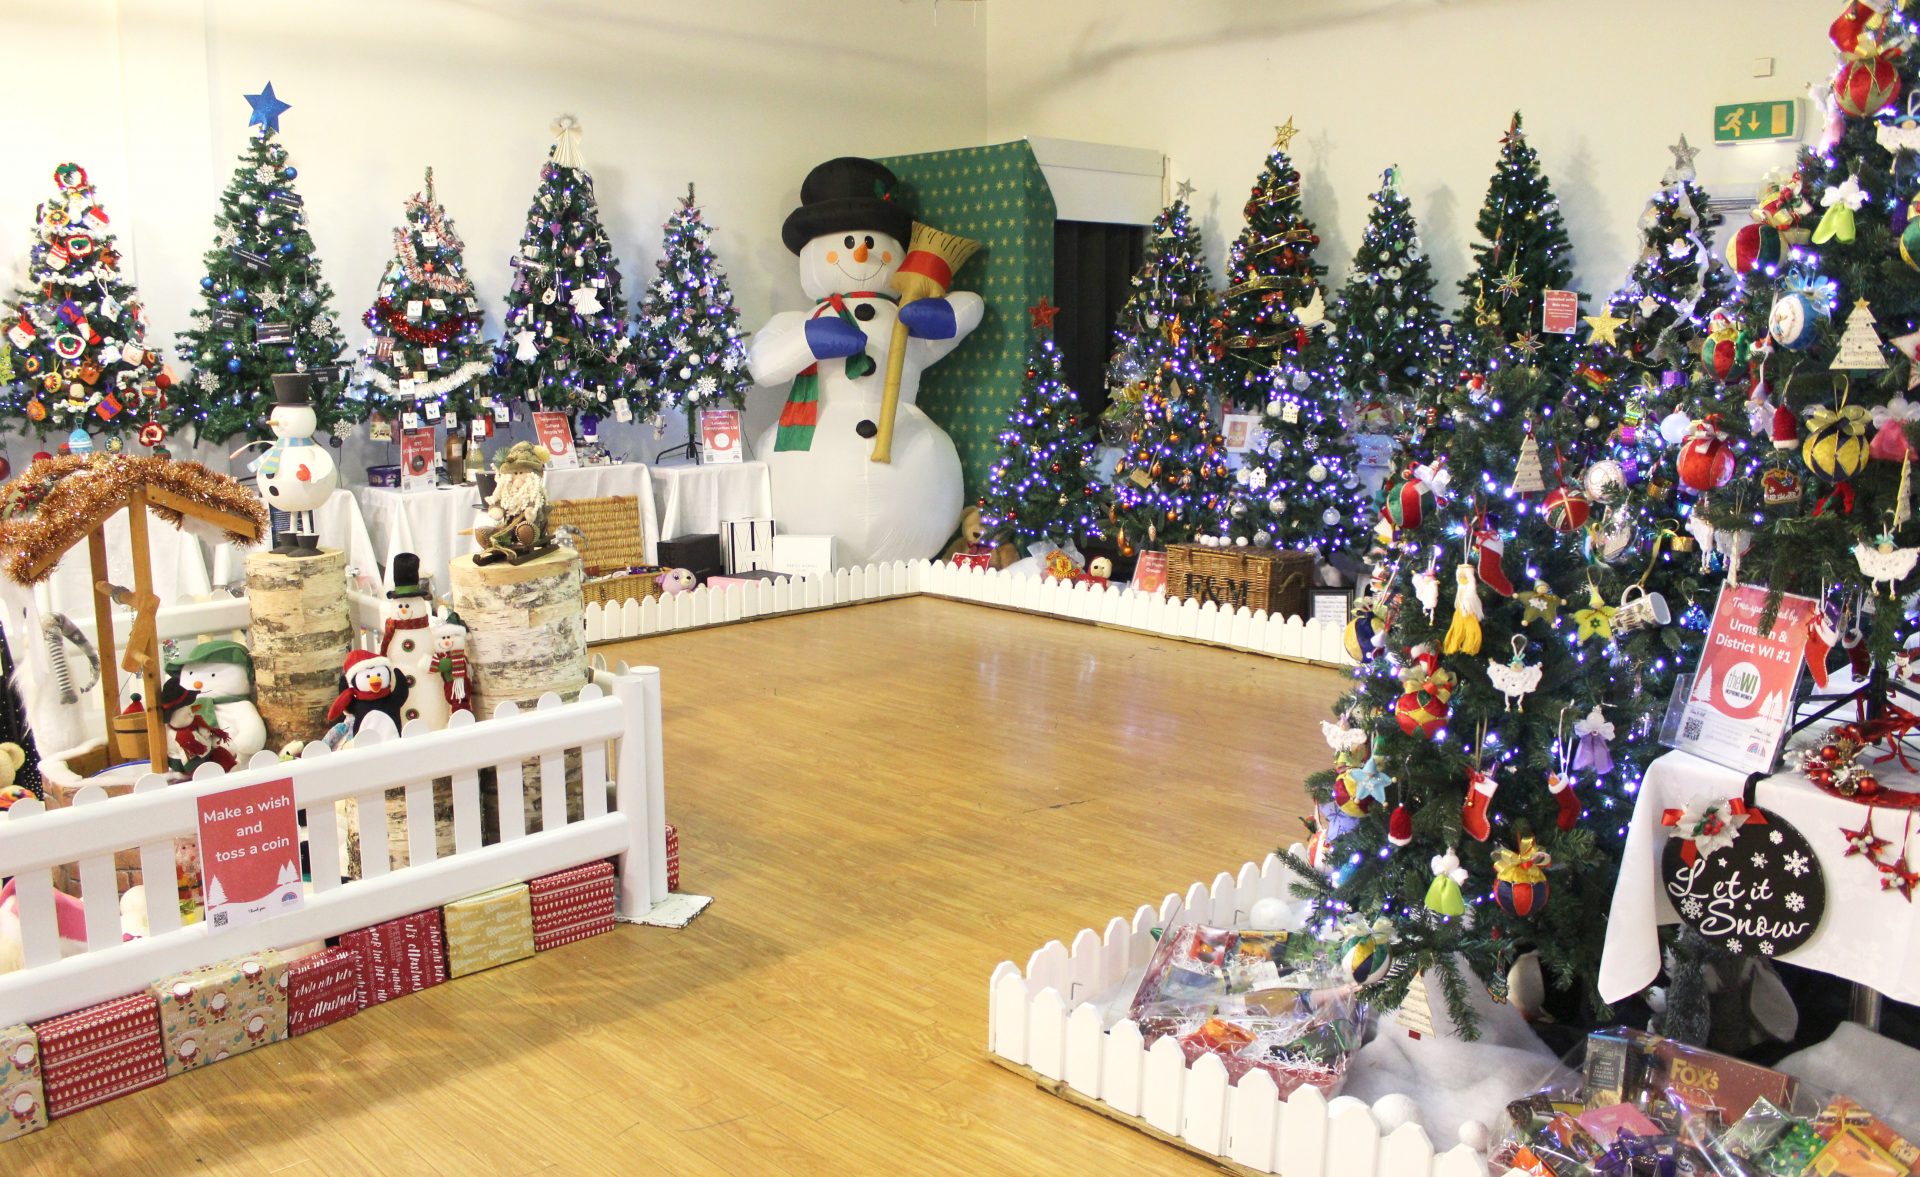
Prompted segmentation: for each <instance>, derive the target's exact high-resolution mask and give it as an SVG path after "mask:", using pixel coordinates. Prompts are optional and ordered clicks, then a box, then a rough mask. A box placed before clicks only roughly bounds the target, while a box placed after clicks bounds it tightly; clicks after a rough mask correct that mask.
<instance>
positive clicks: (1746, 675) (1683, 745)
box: [1673, 584, 1820, 772]
mask: <svg viewBox="0 0 1920 1177" xmlns="http://www.w3.org/2000/svg"><path fill="white" fill-rule="evenodd" d="M1819 607H1820V606H1819V603H1818V602H1816V601H1814V600H1812V599H1811V598H1808V597H1796V596H1792V595H1790V594H1789V595H1783V596H1782V597H1781V598H1780V607H1779V608H1778V609H1777V610H1775V615H1774V617H1773V619H1772V625H1770V626H1767V627H1764V628H1763V627H1762V626H1761V620H1762V619H1763V617H1764V616H1765V614H1766V608H1767V590H1766V589H1765V588H1764V587H1761V586H1757V585H1751V584H1742V585H1727V586H1726V587H1724V588H1722V589H1721V590H1720V602H1719V604H1718V605H1717V606H1716V607H1715V608H1714V611H1713V624H1712V625H1710V626H1709V627H1708V628H1707V641H1706V646H1705V648H1703V649H1702V650H1701V652H1700V666H1699V668H1698V669H1697V670H1696V671H1695V672H1694V676H1693V685H1692V687H1691V688H1690V689H1689V690H1688V692H1687V701H1686V704H1685V706H1684V707H1683V709H1682V711H1681V715H1680V730H1679V732H1678V733H1677V734H1676V736H1675V739H1674V742H1673V746H1674V747H1676V748H1679V749H1681V750H1682V751H1686V752H1691V753H1693V754H1694V755H1695V756H1700V757H1703V758H1705V759H1707V760H1711V761H1713V762H1714V763H1715V764H1724V765H1726V766H1727V767H1728V768H1733V769H1738V770H1739V771H1741V772H1771V771H1772V770H1773V760H1774V756H1775V755H1776V754H1777V753H1778V752H1779V750H1780V741H1781V740H1782V739H1783V738H1784V737H1785V736H1786V731H1787V725H1788V723H1789V722H1791V720H1792V718H1793V691H1794V687H1795V686H1797V685H1798V684H1799V681H1800V664H1801V661H1802V660H1803V657H1804V655H1805V653H1806V641H1807V626H1808V624H1809V623H1810V622H1811V621H1812V620H1813V618H1814V616H1815V613H1816V611H1817V610H1818V609H1819Z"/></svg>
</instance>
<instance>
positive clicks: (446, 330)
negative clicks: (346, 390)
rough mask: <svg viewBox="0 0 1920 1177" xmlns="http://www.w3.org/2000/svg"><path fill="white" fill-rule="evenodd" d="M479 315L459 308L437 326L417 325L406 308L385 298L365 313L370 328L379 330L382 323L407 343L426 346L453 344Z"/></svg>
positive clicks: (375, 302) (376, 301) (380, 299)
mask: <svg viewBox="0 0 1920 1177" xmlns="http://www.w3.org/2000/svg"><path fill="white" fill-rule="evenodd" d="M475 318H476V316H473V315H469V314H466V313H465V312H461V311H456V312H454V314H453V315H452V316H450V317H449V318H447V319H445V320H443V321H442V322H441V323H440V324H439V326H436V327H416V326H414V324H413V321H412V320H411V319H409V318H407V313H406V310H405V309H404V308H397V307H395V306H394V305H393V303H392V301H391V300H389V299H385V298H379V299H375V300H374V303H373V305H372V306H371V307H369V308H367V313H366V314H365V315H364V316H363V319H364V320H365V322H366V324H367V326H368V327H371V328H372V329H374V330H375V331H378V330H379V329H380V328H381V326H382V325H384V326H385V327H386V329H387V330H388V331H390V332H392V333H393V334H394V335H395V336H397V337H399V338H401V339H404V340H406V341H407V342H408V343H418V344H421V345H423V346H426V347H440V346H443V345H445V344H448V343H452V342H453V340H454V338H455V337H456V336H458V335H459V334H460V332H462V331H464V330H466V329H467V328H468V327H470V326H472V325H473V323H474V320H475Z"/></svg>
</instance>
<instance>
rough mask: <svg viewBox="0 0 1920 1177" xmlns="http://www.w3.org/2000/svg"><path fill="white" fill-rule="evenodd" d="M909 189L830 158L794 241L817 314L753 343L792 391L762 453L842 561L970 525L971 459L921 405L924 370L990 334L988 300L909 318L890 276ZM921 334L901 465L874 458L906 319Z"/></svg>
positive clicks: (929, 549)
mask: <svg viewBox="0 0 1920 1177" xmlns="http://www.w3.org/2000/svg"><path fill="white" fill-rule="evenodd" d="M898 185H899V180H898V179H897V178H896V177H895V176H894V174H893V173H892V172H890V171H888V170H887V169H886V168H885V167H883V166H881V165H880V164H878V163H875V162H874V161H872V160H870V159H855V158H843V159H835V160H830V161H828V162H826V163H823V164H821V165H820V166H819V167H817V168H814V169H813V171H812V172H810V173H809V174H808V175H807V179H806V182H805V183H804V184H802V185H801V186H800V207H799V208H796V209H794V210H793V212H792V214H791V215H789V216H788V217H787V221H786V225H785V226H784V227H783V228H782V230H781V234H780V236H781V240H782V241H784V242H785V243H786V246H787V248H788V249H790V250H792V251H793V252H794V253H796V254H798V255H799V258H800V286H801V289H803V290H805V291H806V293H807V295H808V296H809V297H810V298H812V299H813V300H814V305H813V309H812V310H810V311H786V312H783V313H781V314H778V315H775V316H774V317H773V318H772V319H771V320H769V321H768V323H767V324H766V326H764V327H762V328H761V329H760V330H759V331H758V332H757V333H756V334H755V335H754V337H753V343H752V345H751V346H750V348H749V349H748V355H747V362H748V367H749V369H750V370H751V372H752V374H753V379H754V382H755V383H758V384H783V383H786V382H788V381H791V382H792V388H791V391H790V392H789V394H788V397H787V403H786V405H785V406H784V408H783V409H782V411H781V414H780V423H779V424H778V425H777V426H775V427H774V429H773V430H771V431H770V432H769V433H768V434H766V435H765V436H764V437H762V439H761V441H760V447H759V450H758V452H759V453H760V455H761V456H762V457H764V458H765V459H766V461H767V465H768V466H769V468H770V469H771V471H772V476H773V508H774V517H775V518H776V519H778V520H779V523H780V529H781V530H782V531H785V532H789V533H793V534H801V535H832V536H834V537H835V540H836V543H835V546H834V558H835V562H836V563H838V564H841V565H848V564H867V563H873V562H877V561H882V560H915V559H927V558H931V557H933V556H936V555H938V554H939V552H940V546H941V544H942V543H944V542H945V541H946V539H947V537H948V536H950V535H952V534H953V528H954V524H955V522H956V521H957V520H958V519H959V517H960V501H961V493H962V491H961V483H960V455H959V453H958V452H957V451H955V449H954V447H953V439H952V438H950V437H948V436H947V434H946V432H945V431H944V430H942V429H941V428H940V427H939V426H938V425H935V424H934V423H933V421H932V420H931V419H930V418H929V417H928V416H927V415H926V414H925V413H924V412H922V411H921V410H920V406H919V405H918V404H916V403H915V402H916V400H917V398H918V396H919V392H920V373H921V372H922V371H924V370H925V369H926V367H927V365H929V364H932V363H935V362H937V361H939V360H940V359H941V358H943V357H944V356H946V354H947V353H948V352H951V351H952V350H953V349H954V348H955V347H957V346H959V344H960V341H961V340H962V339H965V338H966V337H967V334H968V333H969V332H971V331H972V330H973V329H974V328H975V327H978V326H979V325H980V318H981V315H982V313H983V311H984V307H983V305H982V303H981V301H980V296H979V295H977V294H972V293H969V292H965V291H958V292H955V293H953V294H950V295H948V296H947V297H945V298H926V299H920V300H919V301H916V302H911V303H908V304H907V305H906V306H905V307H900V308H898V309H896V304H897V302H898V300H897V297H896V296H895V294H894V293H893V290H892V286H891V283H890V280H891V279H892V277H893V275H894V272H895V271H896V270H898V269H899V268H900V263H901V261H902V260H904V258H905V256H906V246H907V242H908V240H909V239H910V237H911V236H912V231H913V218H912V216H911V215H910V214H909V213H908V212H907V210H906V209H905V208H904V207H902V206H901V205H900V204H899V203H898V202H897V201H896V200H895V199H894V192H895V190H896V188H897V187H898ZM896 320H898V321H900V322H904V323H905V324H906V326H907V332H908V340H907V354H906V363H905V367H904V369H903V373H902V376H901V380H900V402H899V409H898V412H897V413H896V415H895V418H894V434H893V458H892V461H891V462H875V461H873V460H872V459H871V454H872V451H873V438H874V435H875V434H876V433H877V432H878V431H879V424H878V423H879V419H880V414H881V400H882V389H883V387H884V385H885V383H886V372H887V353H888V349H889V347H890V346H891V344H892V339H893V329H894V323H895V321H896Z"/></svg>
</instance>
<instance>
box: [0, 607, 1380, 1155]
mask: <svg viewBox="0 0 1920 1177" xmlns="http://www.w3.org/2000/svg"><path fill="white" fill-rule="evenodd" d="M609 653H612V654H615V655H617V656H619V657H624V658H626V659H628V660H630V661H633V662H636V663H641V662H644V663H649V664H653V665H658V666H660V667H661V668H662V671H663V683H664V694H665V706H666V731H667V807H668V815H669V817H670V818H671V819H672V820H673V821H675V822H676V824H678V825H679V827H680V829H681V831H682V834H681V839H682V855H683V858H684V862H685V871H684V876H683V879H682V885H683V886H684V887H685V889H687V890H689V891H695V892H699V893H702V894H708V895H712V896H714V897H715V901H714V904H713V907H712V908H711V909H710V910H709V911H708V912H707V913H706V914H705V915H703V916H701V917H700V918H699V919H698V920H697V921H695V922H694V924H693V925H692V926H691V927H689V928H687V929H685V930H683V931H678V932H675V931H667V930H663V929H656V928H639V927H622V928H620V929H618V930H616V931H615V932H614V933H612V934H610V935H606V936H601V937H598V938H595V939H592V940H588V941H585V942H583V943H579V944H573V945H569V946H567V947H565V948H561V949H558V950H556V951H554V952H551V953H547V954H543V955H541V956H538V957H535V958H534V959H532V960H529V961H523V962H520V963H517V964H513V965H508V966H506V967H504V968H499V969H495V970H493V971H491V972H487V973H482V974H479V975H477V976H472V977H466V978H463V979H461V980H458V981H454V982H451V983H449V984H447V985H443V986H440V987H439V988H436V989H432V990H428V991H427V992H425V993H422V994H419V995H417V996H413V997H407V998H403V999H401V1000H399V1001H397V1002H394V1003H393V1004H390V1005H386V1006H381V1007H379V1008H376V1009H373V1010H370V1011H368V1012H365V1013H362V1014H360V1015H359V1016H357V1017H354V1018H350V1019H348V1020H347V1021H345V1022H343V1023H341V1024H339V1025H337V1026H334V1027H331V1028H328V1029H326V1030H322V1031H319V1032H317V1033H314V1034H312V1035H308V1036H305V1037H302V1038H299V1039H295V1040H294V1041H292V1042H289V1043H285V1044H282V1045H279V1046H274V1047H271V1048H269V1049H266V1050H263V1051H260V1052H257V1053H254V1054H249V1055H243V1056H241V1057H239V1058H236V1059H233V1060H231V1061H228V1062H225V1063H222V1064H220V1065H219V1066H216V1067H213V1068H211V1069H209V1070H206V1071H202V1072H199V1073H197V1074H194V1075H191V1076H188V1077H186V1078H182V1079H176V1080H173V1081H171V1082H168V1083H163V1084H161V1085H160V1086H159V1087H157V1088H154V1089H152V1090H149V1091H145V1092H141V1093H138V1094H135V1095H132V1096H129V1097H127V1098H125V1099H121V1100H117V1101H115V1102H113V1103H110V1104H106V1105H104V1106H102V1107H99V1108H95V1109H93V1110H90V1111H87V1112H83V1113H81V1114H79V1115H77V1116H75V1117H73V1118H71V1119H68V1120H63V1121H60V1122H58V1123H56V1124H54V1125H53V1127H52V1128H51V1129H49V1130H48V1131H45V1132H41V1133H38V1134H36V1135H33V1136H29V1137H27V1138H25V1139H22V1140H18V1141H14V1142H11V1143H8V1144H4V1145H0V1173H9V1174H12V1173H21V1172H25V1173H32V1174H47V1175H50V1177H51V1175H55V1174H58V1175H61V1177H65V1175H67V1174H92V1173H154V1174H176V1173H188V1172H196V1173H197V1172H217V1173H234V1174H246V1175H248V1177H258V1175H260V1174H277V1173H292V1174H299V1175H303V1177H304V1175H310V1177H332V1175H336V1174H354V1173H367V1174H382V1175H386V1174H415V1173H418V1174H442V1175H445V1177H476V1175H480V1174H493V1173H512V1174H518V1173H556V1174H562V1173H564V1174H599V1173H661V1174H673V1175H679V1174H704V1173H729V1174H734V1173H737V1174H767V1173H796V1174H814V1173H820V1174H855V1173H898V1174H921V1173H956V1174H959V1173H964V1174H1028V1173H1034V1174H1038V1173H1049V1174H1055V1173H1057V1174H1077V1173H1102V1174H1117V1173H1141V1172H1149V1171H1152V1172H1165V1173H1204V1172H1208V1171H1210V1170H1209V1168H1208V1166H1206V1165H1204V1164H1203V1163H1201V1162H1200V1161H1199V1160H1197V1159H1195V1158H1191V1157H1187V1156H1184V1155H1182V1154H1180V1153H1178V1152H1177V1151H1175V1150H1173V1149H1171V1148H1169V1147H1167V1146H1165V1145H1162V1144H1157V1143H1155V1142H1153V1141H1151V1140H1149V1139H1147V1138H1146V1137H1144V1136H1141V1135H1139V1134H1137V1133H1135V1132H1133V1131H1131V1130H1130V1129H1128V1128H1126V1127H1123V1126H1121V1125H1119V1124H1115V1123H1111V1122H1109V1121H1107V1120H1104V1119H1102V1118H1100V1117H1099V1116H1096V1115H1093V1114H1091V1113H1089V1112H1086V1111H1083V1110H1078V1109H1075V1108H1073V1107H1070V1106H1069V1105H1067V1104H1065V1103H1063V1102H1061V1101H1059V1100H1056V1099H1053V1098H1051V1097H1049V1096H1046V1095H1044V1094H1041V1093H1040V1092H1038V1091H1036V1090H1034V1088H1033V1087H1032V1086H1031V1085H1029V1084H1027V1083H1025V1082H1023V1081H1022V1080H1021V1079H1019V1078H1018V1077H1016V1076H1014V1075H1011V1074H1008V1073H1007V1072H1005V1071H1002V1070H1000V1069H999V1068H997V1067H994V1066H993V1065H991V1064H989V1063H988V1062H987V1061H986V1060H985V1058H984V1050H985V1036H986V999H987V974H988V973H989V972H990V971H991V970H992V968H993V966H994V964H995V962H997V961H1000V960H1002V959H1008V958H1012V959H1016V960H1018V961H1020V962H1021V963H1024V962H1025V959H1026V954H1027V953H1028V952H1030V951H1031V950H1032V949H1033V948H1035V947H1037V946H1038V945H1040V944H1041V943H1043V942H1044V941H1045V940H1047V939H1048V938H1051V937H1058V938H1060V939H1063V940H1064V939H1067V938H1069V937H1071V936H1072V934H1073V933H1074V932H1075V931H1077V930H1078V929H1080V928H1082V927H1086V926H1096V927H1097V926H1099V925H1100V924H1101V923H1102V922H1104V921H1105V920H1106V919H1107V918H1108V917H1110V916H1112V915H1115V914H1120V913H1126V912H1131V911H1132V910H1133V909H1134V907H1135V906H1137V905H1138V904H1140V903H1142V902H1157V901H1158V900H1159V898H1160V897H1161V896H1162V895H1163V894H1165V893H1166V892H1167V891H1169V890H1173V889H1177V888H1184V887H1185V886H1186V885H1187V884H1188V883H1190V882H1192V881H1193V880H1195V879H1210V878H1212V877H1213V875H1214V874H1215V873H1216V872H1218V871H1220V870H1222V869H1228V870H1231V869H1234V868H1237V867H1238V866H1239V864H1240V863H1242V862H1244V861H1246V860H1248V859H1255V860H1257V859H1258V858H1259V857H1260V856H1261V855H1263V854H1265V853H1266V852H1267V851H1268V850H1270V849H1272V848H1273V847H1274V846H1276V845H1283V844H1285V843H1287V842H1290V841H1293V840H1295V839H1296V838H1298V836H1299V833H1300V823H1299V821H1298V818H1299V816H1300V815H1301V814H1303V813H1305V812H1306V801H1305V793H1304V791H1303V789H1302V788H1301V786H1300V784H1299V782H1300V780H1301V778H1302V777H1303V775H1304V774H1305V773H1307V772H1308V771H1310V770H1312V769H1313V768H1315V767H1317V766H1319V765H1320V764H1321V763H1323V762H1324V761H1325V758H1326V751H1325V746H1324V745H1323V744H1322V742H1321V740H1320V736H1319V732H1318V728H1317V722H1318V720H1319V719H1320V718H1321V717H1322V716H1323V715H1324V714H1325V713H1326V709H1327V707H1328V705H1329V704H1330V702H1331V701H1332V700H1333V698H1334V697H1335V695H1336V694H1337V693H1338V691H1339V689H1340V686H1341V683H1342V681H1343V680H1342V676H1340V675H1339V674H1337V673H1336V672H1333V671H1329V670H1316V669H1311V668H1308V667H1303V666H1298V665H1293V664H1287V663H1280V662H1275V661H1271V660H1268V659H1265V658H1257V657H1252V656H1249V655H1242V654H1235V653H1232V652H1229V651H1225V650H1218V649H1211V648H1206V647H1200V646H1191V645H1184V644H1182V643H1179V642H1174V641H1170V640H1166V639H1161V638H1152V637H1144V636H1141V635H1138V634H1130V633H1122V632H1117V631H1111V630H1100V629H1095V628H1092V627H1088V626H1081V625H1075V624H1071V623H1066V622H1061V621H1055V620H1048V619H1043V618H1038V617H1029V616H1025V615H1020V614H1014V613H1007V612H1001V611H996V610H990V609H985V608H980V607H977V606H970V605H964V604H958V603H954V602H946V601H936V600H933V599H930V598H915V599H909V600H901V601H890V602H885V603H880V604H872V605H865V606H860V607H858V608H852V609H842V610H836V611H832V612H827V613H818V614H810V615H804V616H797V617H790V618H781V619H778V620H770V621H761V622H756V623H754V624H751V625H740V626H734V627H730V628H726V629H718V630H710V631H706V632H699V633H691V634H681V635H676V636H670V637H663V638H654V639H651V640H648V641H646V642H636V643H631V644H629V645H627V646H624V647H618V648H616V649H613V650H610V651H609Z"/></svg>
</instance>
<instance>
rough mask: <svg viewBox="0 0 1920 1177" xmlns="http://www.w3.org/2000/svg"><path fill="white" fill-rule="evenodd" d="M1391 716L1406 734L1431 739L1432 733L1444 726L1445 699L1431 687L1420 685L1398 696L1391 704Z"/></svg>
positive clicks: (1445, 717) (1445, 716)
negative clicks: (1396, 700)
mask: <svg viewBox="0 0 1920 1177" xmlns="http://www.w3.org/2000/svg"><path fill="white" fill-rule="evenodd" d="M1393 718H1394V722H1396V723H1398V724H1399V725H1400V730H1401V731H1403V732H1405V733H1406V734H1408V735H1410V736H1419V737H1421V738H1422V739H1428V740H1431V739H1432V738H1433V733H1435V732H1437V731H1439V730H1440V729H1441V728H1442V727H1444V726H1446V722H1447V701H1446V700H1445V699H1442V698H1441V697H1440V695H1439V693H1438V692H1436V691H1435V690H1434V689H1433V688H1432V687H1430V686H1426V685H1421V686H1418V687H1415V688H1414V689H1413V690H1411V691H1408V692H1407V693H1406V694H1404V695H1402V696H1400V699H1399V701H1398V702H1396V703H1395V704H1394V705H1393Z"/></svg>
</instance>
